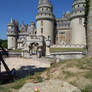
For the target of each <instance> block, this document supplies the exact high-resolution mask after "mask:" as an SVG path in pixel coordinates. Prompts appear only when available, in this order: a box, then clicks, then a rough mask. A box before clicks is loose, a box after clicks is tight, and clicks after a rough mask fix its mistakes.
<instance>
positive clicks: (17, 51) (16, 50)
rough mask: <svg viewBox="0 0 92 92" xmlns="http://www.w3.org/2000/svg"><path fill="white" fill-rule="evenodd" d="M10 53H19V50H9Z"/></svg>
mask: <svg viewBox="0 0 92 92" xmlns="http://www.w3.org/2000/svg"><path fill="white" fill-rule="evenodd" d="M9 51H10V52H21V50H20V49H15V50H9Z"/></svg>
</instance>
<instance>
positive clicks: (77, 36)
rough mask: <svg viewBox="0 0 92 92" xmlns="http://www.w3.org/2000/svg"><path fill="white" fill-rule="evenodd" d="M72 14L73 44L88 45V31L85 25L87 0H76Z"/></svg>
mask: <svg viewBox="0 0 92 92" xmlns="http://www.w3.org/2000/svg"><path fill="white" fill-rule="evenodd" d="M72 7H73V9H72V14H71V24H70V26H71V32H72V38H71V44H79V45H84V46H85V45H86V32H85V27H84V20H85V18H84V15H85V0H74V3H73V5H72Z"/></svg>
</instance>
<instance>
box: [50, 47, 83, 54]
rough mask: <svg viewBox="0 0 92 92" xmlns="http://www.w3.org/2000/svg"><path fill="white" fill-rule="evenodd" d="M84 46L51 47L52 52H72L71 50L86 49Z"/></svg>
mask: <svg viewBox="0 0 92 92" xmlns="http://www.w3.org/2000/svg"><path fill="white" fill-rule="evenodd" d="M84 50H85V49H84V48H50V52H51V53H54V52H71V51H84Z"/></svg>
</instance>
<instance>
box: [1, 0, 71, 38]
mask: <svg viewBox="0 0 92 92" xmlns="http://www.w3.org/2000/svg"><path fill="white" fill-rule="evenodd" d="M51 2H52V4H53V6H54V11H53V12H54V14H55V16H56V17H57V18H60V17H61V16H62V14H63V13H64V12H66V11H71V10H72V3H73V0H51ZM37 5H38V0H0V39H7V36H6V30H7V24H8V23H9V21H10V19H11V18H14V19H16V20H18V21H19V23H22V21H24V23H25V24H30V22H32V21H35V16H36V13H37Z"/></svg>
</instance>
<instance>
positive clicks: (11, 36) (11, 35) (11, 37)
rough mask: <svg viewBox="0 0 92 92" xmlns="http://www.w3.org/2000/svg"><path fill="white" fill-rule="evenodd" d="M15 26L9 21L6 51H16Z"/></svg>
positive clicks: (13, 21) (16, 31) (13, 22)
mask: <svg viewBox="0 0 92 92" xmlns="http://www.w3.org/2000/svg"><path fill="white" fill-rule="evenodd" d="M17 33H18V30H17V26H16V22H15V20H13V19H11V21H10V23H9V24H8V30H7V36H8V49H16V47H17Z"/></svg>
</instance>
